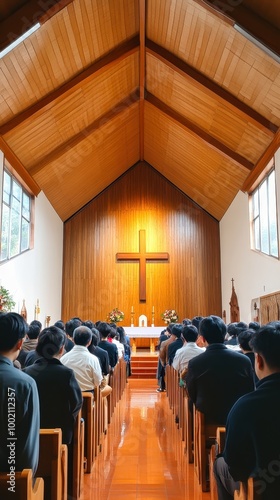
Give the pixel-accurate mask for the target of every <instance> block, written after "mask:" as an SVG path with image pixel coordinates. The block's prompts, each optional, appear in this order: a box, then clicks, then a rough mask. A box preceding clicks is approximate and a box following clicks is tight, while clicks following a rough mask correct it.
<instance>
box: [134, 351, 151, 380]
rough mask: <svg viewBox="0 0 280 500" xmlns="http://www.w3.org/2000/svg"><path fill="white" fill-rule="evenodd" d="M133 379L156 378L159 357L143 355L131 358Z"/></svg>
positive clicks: (135, 355)
mask: <svg viewBox="0 0 280 500" xmlns="http://www.w3.org/2000/svg"><path fill="white" fill-rule="evenodd" d="M130 364H131V378H154V379H155V378H156V374H157V367H158V355H157V354H150V353H147V354H146V355H145V353H141V354H137V353H135V354H133V355H132V356H131V362H130Z"/></svg>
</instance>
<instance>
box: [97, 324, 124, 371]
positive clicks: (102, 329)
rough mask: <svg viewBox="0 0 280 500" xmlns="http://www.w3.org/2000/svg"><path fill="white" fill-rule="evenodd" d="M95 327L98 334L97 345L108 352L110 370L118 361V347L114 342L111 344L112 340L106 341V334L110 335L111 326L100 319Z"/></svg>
mask: <svg viewBox="0 0 280 500" xmlns="http://www.w3.org/2000/svg"><path fill="white" fill-rule="evenodd" d="M96 328H97V330H98V331H99V334H100V342H99V347H101V349H104V350H105V351H107V352H108V356H109V363H110V370H112V369H114V367H115V366H116V364H117V363H118V361H119V354H118V348H117V346H116V344H113V343H112V342H109V341H108V336H109V335H110V333H111V331H112V328H111V326H110V325H109V324H108V323H106V322H105V321H100V322H99V323H98V325H97V326H96Z"/></svg>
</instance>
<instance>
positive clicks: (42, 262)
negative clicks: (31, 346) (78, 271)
mask: <svg viewBox="0 0 280 500" xmlns="http://www.w3.org/2000/svg"><path fill="white" fill-rule="evenodd" d="M62 258H63V223H62V221H61V219H60V218H59V217H58V215H57V214H56V212H55V211H54V210H53V208H52V207H51V205H50V203H49V201H48V200H47V198H46V197H45V195H44V194H43V193H40V194H39V195H38V197H37V198H36V199H35V233H34V248H33V249H32V250H29V251H27V252H25V253H24V254H22V255H20V256H18V257H15V258H13V259H11V260H10V261H9V262H8V263H5V264H2V265H0V284H1V285H2V286H4V287H5V288H7V289H8V290H9V292H10V293H11V294H12V296H13V299H14V301H15V302H16V306H15V308H14V310H15V311H16V312H19V313H20V310H21V307H22V301H23V299H25V301H26V308H27V321H28V322H30V321H32V320H33V319H34V311H35V304H36V301H37V299H39V304H40V309H41V312H40V315H39V320H40V321H41V322H42V324H43V326H45V319H46V316H47V315H48V316H51V323H54V322H55V321H57V320H58V319H60V317H61V294H62Z"/></svg>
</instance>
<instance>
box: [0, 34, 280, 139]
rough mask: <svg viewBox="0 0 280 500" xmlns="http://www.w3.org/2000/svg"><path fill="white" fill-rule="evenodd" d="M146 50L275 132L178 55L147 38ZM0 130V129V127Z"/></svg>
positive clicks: (260, 124)
mask: <svg viewBox="0 0 280 500" xmlns="http://www.w3.org/2000/svg"><path fill="white" fill-rule="evenodd" d="M146 50H147V51H148V52H149V53H150V54H152V55H154V56H155V57H157V58H158V59H160V60H161V61H162V62H164V63H165V64H166V65H167V66H169V67H170V68H172V69H173V70H174V71H177V72H178V73H181V74H182V75H184V76H187V77H189V78H191V79H192V80H194V81H195V82H196V83H198V84H199V85H201V86H203V87H204V90H205V91H206V92H209V93H210V95H211V97H213V93H214V94H215V98H216V99H219V100H220V102H223V101H226V102H227V103H229V104H230V105H231V106H233V107H235V108H236V109H238V110H239V111H240V112H241V113H242V114H244V115H245V117H246V120H247V121H249V122H251V123H253V124H254V125H257V126H258V127H259V128H260V129H262V130H265V131H266V132H268V133H269V134H271V137H273V136H274V134H275V133H276V132H277V130H278V127H277V126H276V125H274V124H273V123H271V122H270V121H269V120H267V119H266V118H264V117H263V116H262V115H260V114H259V113H258V112H257V111H255V110H253V109H252V108H250V107H249V106H247V105H246V104H245V103H244V102H242V101H240V100H239V99H237V98H236V97H235V96H234V95H233V94H231V93H230V92H228V91H227V90H225V89H223V88H222V87H220V86H219V85H217V84H216V83H215V82H214V81H213V80H210V78H208V77H207V76H205V75H203V74H202V73H200V72H199V71H197V70H196V69H195V68H193V67H192V66H190V65H189V64H188V63H186V62H185V61H182V59H180V58H179V57H177V56H175V55H174V54H172V53H171V52H169V51H168V50H166V49H164V48H163V47H160V46H159V45H157V44H156V43H155V42H153V41H152V40H149V39H147V41H146ZM0 130H1V129H0Z"/></svg>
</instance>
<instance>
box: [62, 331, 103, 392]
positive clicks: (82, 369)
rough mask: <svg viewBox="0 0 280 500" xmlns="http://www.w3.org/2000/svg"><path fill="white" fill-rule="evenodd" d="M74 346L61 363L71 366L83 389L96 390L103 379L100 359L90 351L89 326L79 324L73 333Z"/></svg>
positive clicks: (90, 333) (90, 335) (90, 337)
mask: <svg viewBox="0 0 280 500" xmlns="http://www.w3.org/2000/svg"><path fill="white" fill-rule="evenodd" d="M73 340H74V344H75V345H74V347H73V349H71V351H69V352H67V353H66V354H64V355H63V356H62V358H61V360H60V361H61V363H62V364H63V365H65V366H68V368H71V369H72V370H73V371H74V373H75V376H76V379H77V381H78V384H79V386H80V388H81V390H82V391H91V392H93V391H94V388H95V387H96V386H97V387H99V386H100V384H101V381H102V373H101V367H100V363H99V359H98V358H97V356H95V355H94V354H91V353H90V352H89V351H88V349H87V348H88V346H89V345H90V343H91V340H92V332H91V330H90V328H88V327H87V326H83V325H81V326H78V327H77V328H76V329H75V330H74V333H73Z"/></svg>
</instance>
